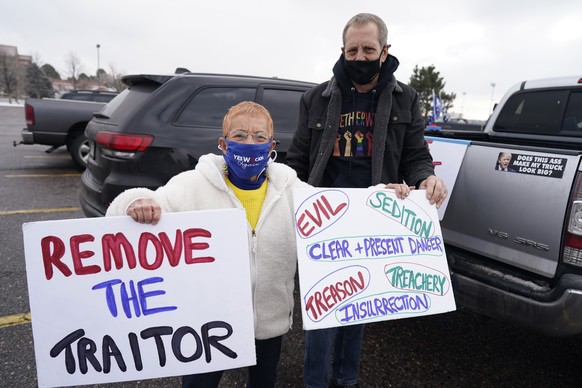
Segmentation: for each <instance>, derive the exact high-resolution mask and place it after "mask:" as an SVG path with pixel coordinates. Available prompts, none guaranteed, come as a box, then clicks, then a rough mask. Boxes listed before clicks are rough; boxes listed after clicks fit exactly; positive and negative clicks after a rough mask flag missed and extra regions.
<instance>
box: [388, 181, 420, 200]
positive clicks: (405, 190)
mask: <svg viewBox="0 0 582 388" xmlns="http://www.w3.org/2000/svg"><path fill="white" fill-rule="evenodd" d="M384 188H385V189H392V190H394V192H395V193H396V196H397V197H398V198H399V199H405V198H406V197H408V194H410V190H414V186H408V185H405V184H403V183H388V184H387V185H386V186H385V187H384Z"/></svg>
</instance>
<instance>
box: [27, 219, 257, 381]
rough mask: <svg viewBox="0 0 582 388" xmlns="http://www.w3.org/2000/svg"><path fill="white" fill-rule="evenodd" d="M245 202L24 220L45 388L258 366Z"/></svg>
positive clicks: (34, 324) (37, 351)
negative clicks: (147, 221) (151, 216)
mask: <svg viewBox="0 0 582 388" xmlns="http://www.w3.org/2000/svg"><path fill="white" fill-rule="evenodd" d="M246 230H247V222H246V217H245V213H244V211H243V210H240V209H228V210H213V211H199V212H185V213H165V214H164V215H163V216H162V218H161V221H160V222H159V223H158V224H157V225H155V226H153V225H142V224H139V223H137V222H134V221H133V220H132V219H131V218H130V217H127V216H126V217H108V218H91V219H75V220H64V221H46V222H33V223H27V224H24V225H23V232H24V248H25V257H26V271H27V276H28V288H29V297H30V306H31V313H32V330H33V337H34V348H35V354H36V364H37V371H38V383H39V386H43V387H50V386H63V385H80V384H95V383H109V382H118V381H129V380H138V379H148V378H155V377H164V376H179V375H185V374H194V373H201V372H207V371H214V370H223V369H230V368H237V367H242V366H248V365H254V364H255V363H256V361H255V360H256V358H255V346H254V324H253V310H252V299H251V285H250V269H249V268H250V265H249V255H248V252H249V251H248V239H247V233H246Z"/></svg>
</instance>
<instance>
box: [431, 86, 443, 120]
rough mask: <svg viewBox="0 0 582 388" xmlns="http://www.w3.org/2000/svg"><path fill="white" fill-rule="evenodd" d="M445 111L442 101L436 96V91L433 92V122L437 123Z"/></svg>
mask: <svg viewBox="0 0 582 388" xmlns="http://www.w3.org/2000/svg"><path fill="white" fill-rule="evenodd" d="M442 109H443V105H442V103H441V100H439V98H438V96H437V95H436V94H435V92H434V90H433V92H432V120H433V121H437V120H438V119H439V118H440V117H441V112H442Z"/></svg>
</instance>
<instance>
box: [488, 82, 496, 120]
mask: <svg viewBox="0 0 582 388" xmlns="http://www.w3.org/2000/svg"><path fill="white" fill-rule="evenodd" d="M494 92H495V82H491V102H490V103H489V114H491V112H492V111H493V93H494Z"/></svg>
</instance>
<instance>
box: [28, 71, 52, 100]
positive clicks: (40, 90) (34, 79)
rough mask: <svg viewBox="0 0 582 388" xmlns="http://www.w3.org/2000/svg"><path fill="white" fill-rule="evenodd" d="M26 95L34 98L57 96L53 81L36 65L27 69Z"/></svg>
mask: <svg viewBox="0 0 582 388" xmlns="http://www.w3.org/2000/svg"><path fill="white" fill-rule="evenodd" d="M26 93H27V94H28V95H29V96H30V97H33V98H43V97H54V96H55V90H54V89H53V84H52V82H51V80H50V79H49V78H48V77H47V76H46V74H45V73H44V72H43V71H42V69H41V68H40V67H38V65H37V64H36V63H31V64H30V65H29V66H28V67H27V68H26Z"/></svg>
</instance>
